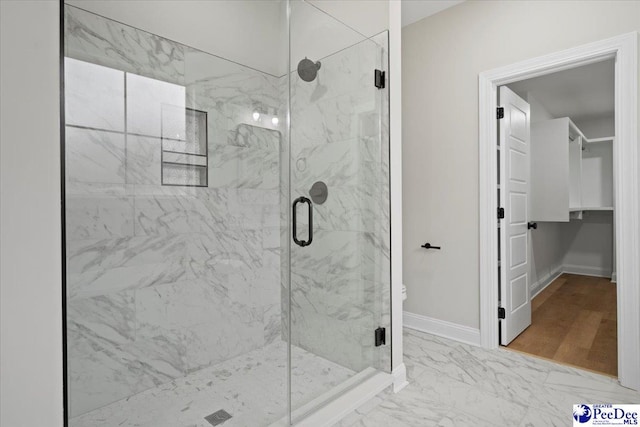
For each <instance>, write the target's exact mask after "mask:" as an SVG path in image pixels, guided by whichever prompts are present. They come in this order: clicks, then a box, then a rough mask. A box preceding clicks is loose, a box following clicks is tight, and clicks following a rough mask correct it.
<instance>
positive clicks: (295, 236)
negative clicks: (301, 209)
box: [292, 196, 313, 247]
mask: <svg viewBox="0 0 640 427" xmlns="http://www.w3.org/2000/svg"><path fill="white" fill-rule="evenodd" d="M298 203H306V204H307V205H309V240H298V229H297V227H298V220H297V215H298V214H297V212H296V208H297V206H298ZM292 209H293V221H292V222H293V233H292V234H293V241H294V242H295V244H296V245H298V246H301V247H305V246H309V245H310V244H311V242H312V241H313V203H311V200H309V199H307V198H306V197H304V196H300V197H298V198H297V199H295V200H294V201H293V208H292Z"/></svg>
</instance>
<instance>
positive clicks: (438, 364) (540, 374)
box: [339, 330, 640, 427]
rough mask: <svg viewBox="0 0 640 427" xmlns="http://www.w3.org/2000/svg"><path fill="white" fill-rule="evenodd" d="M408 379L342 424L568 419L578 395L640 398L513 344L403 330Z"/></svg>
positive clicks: (594, 399) (376, 426)
mask: <svg viewBox="0 0 640 427" xmlns="http://www.w3.org/2000/svg"><path fill="white" fill-rule="evenodd" d="M404 361H405V364H406V366H407V370H408V377H409V382H410V384H409V385H408V386H407V387H405V389H404V390H402V391H401V392H400V393H398V394H387V395H385V396H380V397H376V398H375V399H374V400H373V401H372V402H370V403H369V404H367V405H365V406H364V407H363V408H361V409H360V410H358V411H357V412H356V413H354V414H352V415H351V416H350V417H348V418H346V419H345V420H343V422H341V423H340V424H339V426H340V427H355V426H358V427H364V426H366V427H390V426H420V427H425V426H462V427H466V426H473V427H478V426H487V427H489V426H492V427H495V426H522V427H525V426H527V427H528V426H536V427H537V426H540V427H552V426H569V425H572V422H573V419H572V409H573V404H575V403H640V393H638V392H635V391H632V390H629V389H627V388H624V387H622V386H620V385H619V384H618V382H617V380H615V379H613V378H610V377H608V376H604V375H599V374H595V373H591V372H588V371H584V370H581V369H577V368H572V367H569V366H565V365H559V364H556V363H552V362H549V361H547V360H543V359H540V358H536V357H533V356H528V355H524V354H520V353H516V352H512V351H508V350H503V349H497V350H486V349H482V348H480V347H474V346H470V345H467V344H462V343H459V342H456V341H452V340H448V339H445V338H440V337H436V336H433V335H428V334H425V333H421V332H417V331H412V330H405V333H404Z"/></svg>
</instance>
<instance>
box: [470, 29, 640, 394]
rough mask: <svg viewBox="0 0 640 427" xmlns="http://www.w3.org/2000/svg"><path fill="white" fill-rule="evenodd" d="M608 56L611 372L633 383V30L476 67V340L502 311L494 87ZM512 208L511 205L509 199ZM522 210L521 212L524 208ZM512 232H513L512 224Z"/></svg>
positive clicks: (639, 385) (636, 385)
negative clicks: (612, 140) (611, 83)
mask: <svg viewBox="0 0 640 427" xmlns="http://www.w3.org/2000/svg"><path fill="white" fill-rule="evenodd" d="M607 60H614V61H615V69H614V78H615V89H614V100H615V110H616V115H615V118H614V132H615V133H614V134H615V136H616V144H614V145H613V147H612V159H613V160H612V163H613V170H614V173H613V185H614V191H613V197H614V199H615V200H616V201H617V204H616V209H615V210H614V211H613V221H615V225H616V226H615V253H616V259H615V262H614V266H615V267H614V268H615V272H616V278H617V293H616V300H617V314H616V318H617V328H616V329H617V337H618V346H617V347H618V356H617V360H618V378H619V380H620V382H621V384H622V385H624V386H626V387H630V388H633V389H640V357H639V356H638V350H637V349H638V346H639V344H640V337H639V316H638V312H637V304H638V300H639V298H640V293H639V290H638V268H637V259H638V257H639V252H638V244H637V240H638V189H637V188H638V180H637V172H636V171H637V163H638V159H637V79H638V77H637V75H638V74H637V33H631V34H628V35H623V36H619V37H614V38H612V39H607V40H603V41H600V42H596V43H592V44H589V45H585V46H580V47H577V48H573V49H569V50H566V51H563V52H558V53H554V54H550V55H547V56H544V57H540V58H534V59H530V60H526V61H523V62H520V63H517V64H512V65H509V66H506V67H502V68H499V69H495V70H491V71H487V72H484V73H481V74H480V79H479V80H480V81H479V90H480V93H479V95H480V153H481V155H480V253H481V255H480V283H481V286H480V292H481V321H480V326H481V328H480V329H481V341H482V344H483V346H484V347H488V348H497V347H498V346H499V342H500V341H499V338H500V335H501V330H500V328H501V326H500V324H501V323H502V320H500V321H497V320H496V318H498V317H502V315H503V313H502V310H499V309H501V308H504V307H500V306H499V300H500V299H501V297H502V296H501V295H500V293H499V291H498V286H497V284H498V283H499V276H500V274H501V272H500V271H499V270H498V268H497V265H498V261H499V260H498V246H499V244H498V242H499V236H498V233H496V232H495V227H496V225H495V224H496V207H501V206H500V205H499V204H498V197H499V192H498V183H497V180H496V176H497V174H498V163H499V162H498V159H499V156H497V155H496V141H497V138H498V135H499V131H498V123H499V122H498V121H497V120H496V106H497V105H501V104H499V103H498V90H499V87H500V86H504V85H509V84H511V83H514V82H518V81H523V80H526V79H532V78H535V77H540V76H546V75H549V74H553V73H557V72H560V71H564V70H569V69H574V68H578V67H581V66H585V65H589V64H594V63H598V62H603V61H607ZM505 114H506V112H505ZM516 161H517V160H516ZM514 207H516V208H517V207H518V206H516V205H514ZM505 210H506V209H505ZM524 212H528V208H526V209H525V210H524ZM498 213H499V214H500V212H498ZM510 213H513V212H506V215H507V216H508V215H509V214H510ZM574 215H575V214H574ZM520 219H521V218H520ZM520 222H523V223H524V228H525V229H526V230H529V228H528V227H532V226H534V224H529V222H530V221H527V218H526V215H525V221H520ZM521 226H522V225H521ZM515 231H518V232H519V230H515ZM515 231H514V233H515ZM514 235H516V234H514ZM527 245H528V242H527V243H526V244H525V245H522V246H521V247H522V248H526V247H527ZM501 249H504V248H501ZM514 256H520V257H522V255H521V254H518V253H514ZM526 281H527V283H526V286H524V287H522V286H520V287H517V288H516V290H517V289H520V291H519V292H520V293H518V294H514V296H515V297H516V298H515V299H513V301H514V302H515V303H517V302H521V301H522V300H523V299H524V300H526V301H528V302H529V307H530V308H531V305H530V302H531V299H530V297H531V294H530V293H527V292H524V296H523V293H522V291H521V289H525V290H530V289H529V288H530V285H531V281H530V277H526ZM515 305H516V304H514V306H515ZM520 305H522V304H520ZM518 307H519V306H518ZM512 308H513V307H512ZM517 335H518V333H515V335H514V338H515V336H517Z"/></svg>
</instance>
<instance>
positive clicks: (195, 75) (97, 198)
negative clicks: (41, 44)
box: [64, 1, 289, 427]
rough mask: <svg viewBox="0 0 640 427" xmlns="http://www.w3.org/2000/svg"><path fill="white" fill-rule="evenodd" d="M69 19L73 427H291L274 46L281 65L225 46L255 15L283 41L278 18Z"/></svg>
mask: <svg viewBox="0 0 640 427" xmlns="http://www.w3.org/2000/svg"><path fill="white" fill-rule="evenodd" d="M106 3H109V4H106ZM145 3H148V5H147V4H145ZM151 3H153V4H151ZM73 4H74V5H75V6H72V5H65V7H64V24H65V25H64V56H65V58H64V67H65V74H64V81H65V85H64V95H65V113H66V115H65V134H66V135H65V141H64V146H65V153H66V159H65V167H66V173H65V184H66V189H65V190H66V191H65V202H66V207H65V221H66V236H65V237H66V238H65V247H66V255H67V260H66V261H67V263H66V272H67V275H66V301H65V303H66V308H67V310H66V313H67V317H66V327H67V335H66V338H67V339H66V347H67V359H66V366H67V373H68V375H67V379H66V381H67V386H68V402H69V408H68V412H67V413H68V418H69V419H68V421H69V426H71V427H90V426H104V427H113V426H147V427H152V426H153V427H165V426H166V427H176V426H199V427H206V426H211V425H217V424H219V423H222V422H224V425H225V426H267V425H269V424H271V423H273V422H277V421H278V420H280V419H282V418H283V417H286V418H288V412H289V411H288V396H289V395H288V381H287V379H288V370H289V369H288V364H287V354H288V342H287V339H286V336H285V335H283V331H284V330H286V327H285V326H286V325H283V322H282V320H283V319H286V316H283V313H286V312H287V304H288V300H284V305H283V300H282V298H281V295H282V290H281V289H282V288H283V287H284V288H286V289H288V284H287V280H288V276H282V275H281V273H280V270H281V257H282V256H284V255H283V254H286V251H282V250H281V245H280V236H281V234H287V232H288V228H289V224H288V223H286V224H285V223H282V222H281V221H280V217H281V201H280V194H281V191H283V190H282V189H281V188H280V185H281V183H283V182H285V183H286V181H283V180H282V179H281V176H280V175H281V173H282V168H281V160H282V155H283V154H282V153H284V152H286V151H285V148H284V147H285V145H286V139H285V136H286V132H285V128H286V123H287V120H286V117H287V103H286V91H284V90H283V87H286V86H285V85H284V82H285V81H286V77H285V76H286V66H285V65H283V66H280V64H278V63H277V61H279V60H280V59H278V58H283V57H284V56H283V55H280V54H279V52H285V51H286V44H284V43H280V38H279V37H280V33H279V32H274V33H273V36H274V40H267V39H265V40H264V42H265V46H268V47H269V48H270V49H273V54H272V55H271V56H262V57H258V55H257V54H255V53H256V52H259V51H260V50H262V49H263V47H262V46H256V45H255V44H249V43H240V42H239V43H237V44H236V46H238V48H237V49H236V50H231V49H226V50H225V49H224V48H226V47H227V46H226V45H227V43H226V40H225V38H224V37H223V36H229V37H230V36H231V35H230V34H228V33H224V34H223V33H221V30H220V28H223V29H224V30H225V31H227V32H228V31H232V30H233V29H234V28H237V30H238V31H237V33H235V35H236V36H237V37H241V36H244V35H245V34H247V33H248V32H249V31H248V30H247V29H246V28H245V27H244V26H243V25H235V24H234V25H235V26H234V27H232V28H231V27H229V26H226V27H225V26H224V25H223V24H225V22H226V21H228V20H230V19H233V20H235V21H237V22H240V23H242V22H243V21H247V22H248V21H249V20H250V19H252V17H254V16H263V17H264V18H263V19H264V20H265V21H264V22H261V24H259V25H258V24H256V25H257V27H258V28H257V29H256V30H255V31H256V32H261V31H262V30H263V29H264V28H274V27H277V26H278V25H283V22H285V20H284V18H282V20H280V17H281V16H283V15H284V14H283V13H282V12H283V11H285V10H286V9H285V8H284V5H285V3H282V2H236V1H210V2H168V1H167V2H165V1H158V2H115V3H114V2H91V1H74V2H73ZM149 16H153V17H154V19H151V20H150V19H148V18H149ZM200 19H204V21H201V20H200ZM215 19H217V21H214V23H215V22H217V23H218V25H214V24H213V23H212V22H209V21H211V20H215ZM269 19H273V21H270V20H269ZM194 22H200V23H202V22H204V23H207V24H208V25H206V26H205V25H202V27H201V30H202V34H204V36H201V37H200V38H199V37H197V36H198V34H199V33H198V31H195V32H194V31H187V29H189V28H191V26H193V25H195V24H194ZM143 28H144V29H143ZM260 34H262V32H261V33H260ZM194 36H196V37H194ZM262 36H263V38H266V36H265V35H264V34H262ZM210 40H214V41H215V40H222V41H223V42H222V43H218V45H217V46H216V45H215V43H214V44H209V45H208V47H207V46H205V44H206V43H205V42H209V41H210ZM192 43H194V44H198V45H199V46H203V47H207V49H208V51H207V52H205V51H204V50H202V49H203V48H200V49H199V48H196V47H194V46H193V45H192ZM278 43H280V44H278ZM221 52H222V53H224V54H225V55H228V56H226V57H222V56H217V55H215V54H218V55H220V54H221ZM256 58H257V59H256ZM272 58H273V61H274V62H273V63H271V62H268V61H270V60H271V59H272ZM258 60H262V62H259V61H258ZM249 61H254V62H249ZM243 63H244V64H243ZM258 68H260V69H262V70H259V69H258ZM284 165H286V166H288V161H285V163H284ZM285 188H286V187H285ZM286 212H288V209H286ZM281 227H284V228H283V231H282V232H281V229H280V228H281Z"/></svg>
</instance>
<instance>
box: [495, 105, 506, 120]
mask: <svg viewBox="0 0 640 427" xmlns="http://www.w3.org/2000/svg"><path fill="white" fill-rule="evenodd" d="M496 114H497V116H498V119H504V107H498V108H497V110H496Z"/></svg>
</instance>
